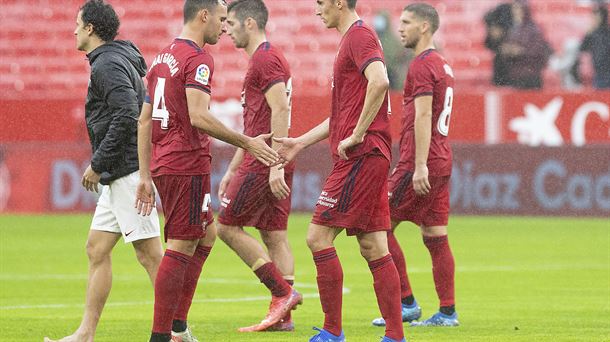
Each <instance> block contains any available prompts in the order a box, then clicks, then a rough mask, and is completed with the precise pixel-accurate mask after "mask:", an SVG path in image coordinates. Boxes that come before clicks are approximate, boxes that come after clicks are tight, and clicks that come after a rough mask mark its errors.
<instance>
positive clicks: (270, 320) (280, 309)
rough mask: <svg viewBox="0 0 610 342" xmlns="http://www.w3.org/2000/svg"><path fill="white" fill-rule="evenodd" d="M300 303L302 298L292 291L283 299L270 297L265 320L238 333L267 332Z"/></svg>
mask: <svg viewBox="0 0 610 342" xmlns="http://www.w3.org/2000/svg"><path fill="white" fill-rule="evenodd" d="M302 303H303V296H302V295H301V294H300V293H298V292H297V291H296V290H294V289H293V290H292V291H291V292H290V294H288V295H286V296H284V297H272V298H271V305H270V306H269V312H268V313H267V316H266V317H265V319H263V320H262V321H261V322H260V323H258V324H255V325H252V326H249V327H244V328H239V329H238V331H240V332H255V331H264V330H267V329H269V327H271V326H272V325H274V324H276V323H277V322H279V321H280V320H281V319H282V317H284V316H286V313H288V311H290V310H295V309H296V306H297V305H299V304H302Z"/></svg>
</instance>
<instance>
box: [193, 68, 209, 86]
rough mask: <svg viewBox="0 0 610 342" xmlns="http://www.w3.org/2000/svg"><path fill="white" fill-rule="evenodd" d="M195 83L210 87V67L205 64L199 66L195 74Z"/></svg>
mask: <svg viewBox="0 0 610 342" xmlns="http://www.w3.org/2000/svg"><path fill="white" fill-rule="evenodd" d="M195 81H197V82H199V83H201V84H203V85H208V83H209V81H210V67H209V66H207V65H205V64H201V65H200V66H198V67H197V73H196V74H195Z"/></svg>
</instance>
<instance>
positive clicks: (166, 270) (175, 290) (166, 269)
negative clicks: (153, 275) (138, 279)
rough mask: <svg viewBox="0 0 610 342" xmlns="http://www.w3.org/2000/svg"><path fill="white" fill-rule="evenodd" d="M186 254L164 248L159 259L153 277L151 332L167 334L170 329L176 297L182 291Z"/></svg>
mask: <svg viewBox="0 0 610 342" xmlns="http://www.w3.org/2000/svg"><path fill="white" fill-rule="evenodd" d="M190 259H191V257H189V256H188V255H186V254H182V253H180V252H176V251H172V250H170V249H166V250H165V255H164V256H163V258H162V259H161V264H160V265H159V271H158V272H157V279H155V314H154V320H153V329H152V331H153V333H158V334H169V333H171V331H172V320H173V318H174V314H175V312H176V309H177V308H178V299H179V298H177V297H178V296H179V294H180V293H182V286H183V284H184V273H185V272H186V267H187V265H188V263H189V260H190Z"/></svg>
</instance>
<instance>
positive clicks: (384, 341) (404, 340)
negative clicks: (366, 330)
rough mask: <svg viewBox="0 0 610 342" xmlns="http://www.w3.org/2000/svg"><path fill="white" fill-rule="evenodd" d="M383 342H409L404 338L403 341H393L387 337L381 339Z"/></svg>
mask: <svg viewBox="0 0 610 342" xmlns="http://www.w3.org/2000/svg"><path fill="white" fill-rule="evenodd" d="M381 342H407V340H406V339H405V338H404V337H403V338H402V340H393V339H391V338H389V337H387V336H384V337H383V338H382V339H381Z"/></svg>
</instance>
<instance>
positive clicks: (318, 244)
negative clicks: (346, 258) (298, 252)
mask: <svg viewBox="0 0 610 342" xmlns="http://www.w3.org/2000/svg"><path fill="white" fill-rule="evenodd" d="M306 242H307V247H309V249H310V250H311V251H312V252H318V251H321V250H323V249H327V248H330V247H332V241H327V240H326V239H324V238H323V237H321V236H316V235H311V234H308V235H307V240H306Z"/></svg>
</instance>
